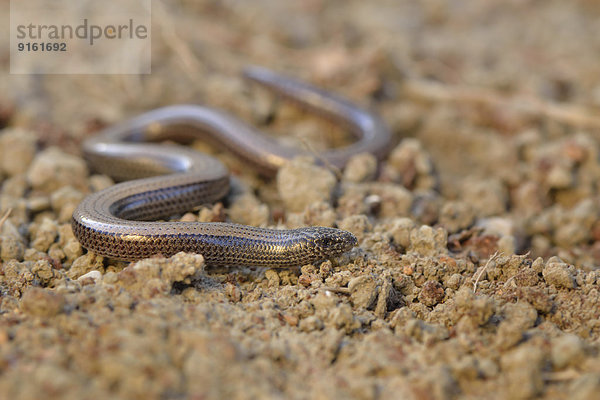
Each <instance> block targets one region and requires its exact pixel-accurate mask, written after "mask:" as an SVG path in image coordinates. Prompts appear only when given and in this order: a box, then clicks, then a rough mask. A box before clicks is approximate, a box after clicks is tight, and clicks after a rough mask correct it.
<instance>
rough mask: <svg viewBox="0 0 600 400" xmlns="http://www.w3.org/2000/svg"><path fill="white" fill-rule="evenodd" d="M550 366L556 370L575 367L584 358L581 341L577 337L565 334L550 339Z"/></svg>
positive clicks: (583, 348)
mask: <svg viewBox="0 0 600 400" xmlns="http://www.w3.org/2000/svg"><path fill="white" fill-rule="evenodd" d="M550 349H551V356H552V364H553V365H554V367H555V368H556V369H559V370H560V369H563V368H565V367H567V366H569V365H572V366H576V365H578V364H579V362H580V361H581V360H582V359H583V358H584V357H585V347H584V344H583V341H582V340H581V339H580V338H579V336H577V335H573V334H565V335H562V336H560V337H557V338H553V339H552V344H551V346H550Z"/></svg>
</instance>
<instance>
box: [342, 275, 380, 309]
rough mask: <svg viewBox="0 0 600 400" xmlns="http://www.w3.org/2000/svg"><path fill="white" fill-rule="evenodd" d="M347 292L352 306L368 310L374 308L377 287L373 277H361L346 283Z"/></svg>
mask: <svg viewBox="0 0 600 400" xmlns="http://www.w3.org/2000/svg"><path fill="white" fill-rule="evenodd" d="M348 290H350V298H351V299H352V303H353V304H354V306H355V307H357V308H364V309H367V310H368V309H371V308H373V306H375V302H376V300H377V295H378V292H379V285H378V284H377V282H376V281H375V279H374V278H373V277H371V276H368V275H362V276H358V277H356V278H353V279H352V280H350V282H348Z"/></svg>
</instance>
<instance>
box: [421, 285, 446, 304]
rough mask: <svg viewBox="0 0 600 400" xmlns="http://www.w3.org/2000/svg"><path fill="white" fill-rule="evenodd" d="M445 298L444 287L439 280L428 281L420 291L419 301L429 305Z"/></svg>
mask: <svg viewBox="0 0 600 400" xmlns="http://www.w3.org/2000/svg"><path fill="white" fill-rule="evenodd" d="M442 300H444V288H443V287H442V285H441V284H440V283H439V282H437V281H427V282H425V284H424V285H423V287H422V288H421V292H420V293H419V301H420V302H421V303H423V304H425V305H426V306H427V307H432V306H435V305H436V304H438V303H441V302H442Z"/></svg>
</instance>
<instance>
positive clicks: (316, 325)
mask: <svg viewBox="0 0 600 400" xmlns="http://www.w3.org/2000/svg"><path fill="white" fill-rule="evenodd" d="M298 327H299V328H300V330H301V331H303V332H312V331H320V330H321V329H323V328H324V327H325V325H324V324H323V321H321V319H320V318H318V317H316V316H314V315H311V316H309V317H306V318H304V319H302V320H300V324H299V325H298Z"/></svg>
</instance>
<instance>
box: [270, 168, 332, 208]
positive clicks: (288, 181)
mask: <svg viewBox="0 0 600 400" xmlns="http://www.w3.org/2000/svg"><path fill="white" fill-rule="evenodd" d="M336 182H337V180H336V178H335V175H334V174H333V173H332V172H331V171H329V170H328V169H326V168H323V167H319V166H316V165H314V164H313V163H312V161H311V160H310V159H307V158H304V157H298V158H296V159H294V160H293V161H292V162H290V163H287V164H285V165H284V166H283V167H281V168H280V169H279V171H278V172H277V190H278V192H279V196H280V197H281V199H282V200H283V203H284V204H285V208H286V210H287V211H289V212H300V211H303V210H304V209H305V208H306V207H308V206H310V205H311V204H312V203H315V202H321V201H324V202H328V203H329V202H331V200H332V197H333V190H334V188H335V186H336Z"/></svg>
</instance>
